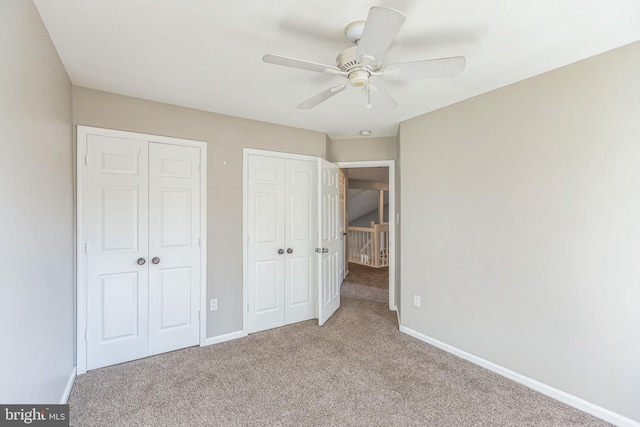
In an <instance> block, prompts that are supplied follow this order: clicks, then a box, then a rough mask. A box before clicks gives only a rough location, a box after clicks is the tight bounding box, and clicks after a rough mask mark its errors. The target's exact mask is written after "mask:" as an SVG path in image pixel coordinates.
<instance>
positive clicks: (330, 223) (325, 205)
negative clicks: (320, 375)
mask: <svg viewBox="0 0 640 427" xmlns="http://www.w3.org/2000/svg"><path fill="white" fill-rule="evenodd" d="M319 168H320V179H319V183H318V185H319V188H318V197H319V203H318V207H319V215H318V219H319V223H320V227H319V233H318V236H319V239H318V240H319V244H318V248H317V249H316V251H317V252H318V253H319V255H318V256H319V257H320V262H319V263H318V265H319V268H318V324H319V325H320V326H322V325H323V324H324V323H325V322H326V321H327V320H328V319H329V317H331V315H332V314H333V313H335V311H336V310H337V309H338V307H340V281H339V261H340V180H339V173H340V170H339V168H338V166H336V165H334V164H332V163H329V162H328V161H326V160H324V159H320V166H319Z"/></svg>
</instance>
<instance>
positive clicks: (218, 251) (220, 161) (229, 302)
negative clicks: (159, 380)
mask: <svg viewBox="0 0 640 427" xmlns="http://www.w3.org/2000/svg"><path fill="white" fill-rule="evenodd" d="M73 124H74V125H87V126H97V127H104V128H111V129H119V130H126V131H132V132H142V133H149V134H154V135H163V136H173V137H178V138H186V139H195V140H199V141H205V142H207V156H208V159H207V161H208V171H207V178H208V182H207V186H208V195H207V197H208V218H207V221H208V227H209V231H208V238H207V244H208V263H207V292H208V295H207V300H209V299H211V298H217V299H218V311H215V312H208V313H207V336H208V337H214V336H219V335H223V334H227V333H232V332H237V331H241V330H242V149H243V148H244V147H250V148H258V149H265V150H273V151H283V152H289V153H297V154H308V155H313V156H320V157H325V156H326V150H327V140H326V137H325V134H324V133H320V132H314V131H307V130H302V129H295V128H291V127H286V126H279V125H273V124H269V123H264V122H258V121H253V120H246V119H241V118H237V117H230V116H223V115H220V114H213V113H207V112H204V111H198V110H192V109H188V108H183V107H177V106H173V105H168V104H161V103H157V102H151V101H145V100H141V99H136V98H130V97H126V96H120V95H115V94H111V93H106V92H99V91H96V90H91V89H86V88H81V87H74V88H73Z"/></svg>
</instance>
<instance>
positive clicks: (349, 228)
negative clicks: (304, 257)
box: [336, 160, 397, 311]
mask: <svg viewBox="0 0 640 427" xmlns="http://www.w3.org/2000/svg"><path fill="white" fill-rule="evenodd" d="M336 164H337V165H338V166H339V167H340V168H341V170H342V171H343V173H344V175H345V178H346V179H345V201H346V203H347V209H346V210H345V212H344V218H345V219H344V220H343V223H344V224H343V227H344V233H343V236H344V237H345V242H344V244H343V245H342V246H341V257H342V258H341V260H342V262H344V265H345V275H346V274H348V271H347V270H348V269H349V268H353V267H350V266H355V268H356V269H357V271H354V272H355V273H356V276H358V277H360V276H362V275H363V274H364V275H365V276H366V275H369V274H368V273H371V274H372V276H371V277H374V276H375V282H376V283H377V284H378V285H380V282H381V280H383V278H384V274H383V273H384V270H386V271H388V287H389V298H388V303H389V309H390V310H394V311H395V310H396V309H397V303H396V301H397V296H396V286H395V270H396V269H395V252H396V251H395V243H396V223H397V218H396V213H395V198H396V197H395V162H394V161H393V160H381V161H362V162H337V163H336ZM385 181H386V182H385ZM349 190H351V194H349ZM356 191H357V192H356ZM354 200H355V201H356V202H357V203H358V204H360V205H361V206H358V207H356V208H353V207H352V208H349V202H350V201H351V202H352V203H353V202H354ZM372 201H373V202H372ZM347 211H350V212H351V214H350V215H349V213H348V212H347ZM354 216H356V217H354ZM345 233H346V234H345ZM350 259H351V261H352V262H351V263H349V262H348V261H349V260H350ZM369 268H371V269H376V270H378V271H376V272H374V271H372V270H369Z"/></svg>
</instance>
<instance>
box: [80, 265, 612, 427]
mask: <svg viewBox="0 0 640 427" xmlns="http://www.w3.org/2000/svg"><path fill="white" fill-rule="evenodd" d="M353 277H354V278H357V275H354V276H353ZM353 285H360V286H366V285H362V284H358V283H350V282H349V281H347V282H345V284H344V285H343V299H342V307H341V308H340V309H339V310H338V311H337V312H336V314H335V315H334V316H333V317H332V318H331V319H330V320H329V321H328V322H327V323H326V324H325V325H324V326H323V327H318V326H317V323H316V321H306V322H301V323H298V324H295V325H289V326H285V327H282V328H277V329H272V330H269V331H265V332H260V333H256V334H252V335H250V336H248V337H245V338H241V339H238V340H234V341H229V342H226V343H221V344H216V345H212V346H209V347H204V348H199V347H193V348H188V349H185V350H180V351H175V352H171V353H167V354H163V355H159V356H154V357H149V358H147V359H143V360H138V361H133V362H129V363H124V364H121V365H117V366H111V367H107V368H103V369H98V370H95V371H91V372H88V373H87V374H85V375H82V376H80V377H78V378H77V379H76V383H75V385H74V387H73V391H72V393H71V398H70V400H69V405H70V409H71V425H74V426H83V427H84V426H438V427H439V426H455V427H458V426H605V425H608V424H607V423H605V422H603V421H601V420H599V419H597V418H594V417H591V416H589V415H587V414H584V413H582V412H580V411H577V410H575V409H573V408H570V407H568V406H566V405H564V404H562V403H559V402H557V401H555V400H553V399H550V398H548V397H545V396H543V395H541V394H539V393H536V392H534V391H532V390H530V389H528V388H526V387H524V386H521V385H519V384H516V383H514V382H512V381H509V380H507V379H505V378H503V377H500V376H498V375H496V374H493V373H492V372H489V371H487V370H485V369H483V368H480V367H478V366H476V365H473V364H471V363H469V362H466V361H464V360H461V359H458V358H456V357H455V356H452V355H450V354H448V353H445V352H443V351H441V350H439V349H437V348H434V347H432V346H430V345H427V344H425V343H423V342H421V341H418V340H416V339H414V338H411V337H409V336H407V335H405V334H402V333H400V332H399V331H398V325H397V320H396V313H394V312H390V311H389V310H388V309H387V308H386V302H387V301H386V300H384V301H382V302H376V301H371V300H367V298H369V297H366V298H360V294H359V293H358V287H357V286H356V287H354V286H353ZM376 289H378V290H380V288H376ZM383 291H384V289H383ZM345 292H346V293H348V294H349V296H345V295H344V293H345ZM374 294H375V292H373V293H369V294H366V295H369V296H371V295H374ZM378 297H379V296H377V297H376V298H378Z"/></svg>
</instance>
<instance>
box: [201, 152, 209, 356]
mask: <svg viewBox="0 0 640 427" xmlns="http://www.w3.org/2000/svg"><path fill="white" fill-rule="evenodd" d="M198 147H199V148H200V240H199V243H200V316H199V319H200V346H201V347H202V346H203V345H206V342H207V313H208V311H207V299H208V298H207V258H208V257H207V240H208V239H207V236H208V232H207V230H208V228H207V227H208V226H207V205H208V204H209V203H208V202H207V169H208V166H207V165H208V164H207V143H206V142H199V144H198Z"/></svg>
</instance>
